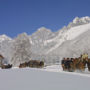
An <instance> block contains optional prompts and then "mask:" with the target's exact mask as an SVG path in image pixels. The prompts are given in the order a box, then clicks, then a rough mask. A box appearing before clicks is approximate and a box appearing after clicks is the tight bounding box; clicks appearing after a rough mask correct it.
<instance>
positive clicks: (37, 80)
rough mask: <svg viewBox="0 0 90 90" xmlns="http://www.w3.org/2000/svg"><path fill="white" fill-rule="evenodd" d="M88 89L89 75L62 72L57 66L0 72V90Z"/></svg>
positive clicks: (89, 87) (89, 86)
mask: <svg viewBox="0 0 90 90" xmlns="http://www.w3.org/2000/svg"><path fill="white" fill-rule="evenodd" d="M57 67H58V68H57ZM47 71H48V72H47ZM89 89H90V76H89V75H87V74H86V75H81V74H79V73H77V74H76V73H73V72H72V73H68V72H63V71H61V70H60V67H59V66H58V65H54V66H49V67H46V68H44V69H34V68H33V69H32V68H24V69H18V68H13V69H8V70H2V69H1V70H0V90H89Z"/></svg>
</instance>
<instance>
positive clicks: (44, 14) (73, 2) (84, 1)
mask: <svg viewBox="0 0 90 90" xmlns="http://www.w3.org/2000/svg"><path fill="white" fill-rule="evenodd" d="M77 16H78V17H83V16H90V0H0V35H1V34H6V35H8V36H10V37H15V36H17V35H18V34H20V33H23V32H26V33H27V34H29V35H31V34H32V33H34V32H35V31H36V30H37V29H38V28H40V27H46V28H49V29H51V30H52V31H53V32H55V31H57V30H59V29H60V28H62V27H63V26H65V25H68V23H69V22H71V21H72V20H73V19H74V18H75V17H77Z"/></svg>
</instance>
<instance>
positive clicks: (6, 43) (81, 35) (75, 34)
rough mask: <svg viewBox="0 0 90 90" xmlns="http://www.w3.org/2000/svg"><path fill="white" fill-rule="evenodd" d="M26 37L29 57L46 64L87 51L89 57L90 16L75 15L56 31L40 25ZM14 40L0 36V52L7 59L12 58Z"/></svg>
mask: <svg viewBox="0 0 90 90" xmlns="http://www.w3.org/2000/svg"><path fill="white" fill-rule="evenodd" d="M22 37H23V36H22ZM27 37H28V39H29V42H30V45H31V46H30V50H31V53H32V55H31V58H32V59H34V60H43V61H45V62H46V64H53V63H59V61H60V60H61V59H62V58H63V57H78V56H80V54H82V53H88V54H89V57H90V46H89V44H90V17H88V16H86V17H82V18H79V17H76V18H75V19H74V20H73V21H72V22H71V23H69V25H68V26H65V27H63V28H62V29H60V30H59V31H57V32H52V31H51V30H50V29H47V28H45V27H42V28H39V29H38V30H37V31H36V32H35V33H33V34H32V35H28V36H27ZM14 41H15V39H11V38H9V37H7V36H5V35H1V36H0V53H2V54H3V55H4V57H6V59H7V60H8V61H10V60H11V58H12V54H13V47H14V45H13V43H14ZM18 43H19V42H18Z"/></svg>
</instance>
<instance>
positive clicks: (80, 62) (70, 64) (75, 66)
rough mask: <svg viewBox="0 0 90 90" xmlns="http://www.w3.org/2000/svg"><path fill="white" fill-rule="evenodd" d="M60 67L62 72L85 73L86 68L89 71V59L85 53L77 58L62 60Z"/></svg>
mask: <svg viewBox="0 0 90 90" xmlns="http://www.w3.org/2000/svg"><path fill="white" fill-rule="evenodd" d="M61 65H62V68H63V70H64V71H69V72H73V71H75V70H80V71H85V68H86V67H87V68H88V70H89V71H90V59H89V58H88V54H86V53H84V54H82V55H81V56H80V57H79V58H63V60H62V61H61Z"/></svg>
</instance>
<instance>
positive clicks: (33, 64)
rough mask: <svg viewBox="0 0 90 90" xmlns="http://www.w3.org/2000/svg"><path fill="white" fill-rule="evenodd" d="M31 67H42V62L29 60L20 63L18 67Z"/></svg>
mask: <svg viewBox="0 0 90 90" xmlns="http://www.w3.org/2000/svg"><path fill="white" fill-rule="evenodd" d="M25 67H32V68H42V67H44V62H43V61H40V60H30V61H29V62H25V63H21V64H20V65H19V68H25Z"/></svg>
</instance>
